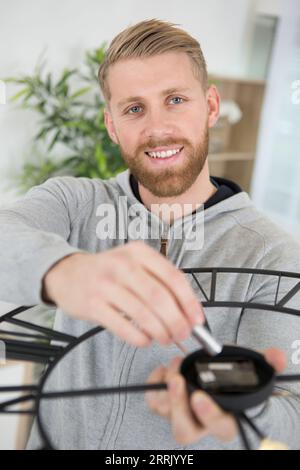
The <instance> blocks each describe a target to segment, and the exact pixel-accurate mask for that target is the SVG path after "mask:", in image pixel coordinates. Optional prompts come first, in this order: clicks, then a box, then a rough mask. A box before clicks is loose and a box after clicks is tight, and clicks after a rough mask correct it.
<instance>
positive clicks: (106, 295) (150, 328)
mask: <svg viewBox="0 0 300 470" xmlns="http://www.w3.org/2000/svg"><path fill="white" fill-rule="evenodd" d="M101 297H102V300H104V301H106V302H107V303H109V304H110V305H112V306H113V307H114V308H116V310H119V311H123V312H124V313H125V314H126V315H127V317H129V318H132V319H133V320H134V321H135V323H136V324H137V325H138V326H139V327H140V329H141V330H142V331H144V332H145V333H146V335H147V336H149V337H150V338H152V339H154V340H156V341H158V342H159V343H161V344H170V343H171V342H172V341H173V339H172V337H171V335H170V334H169V332H168V330H167V328H166V327H165V325H164V324H163V323H162V322H161V321H160V320H159V319H158V318H157V317H156V316H155V315H153V312H152V311H151V310H150V309H149V308H148V307H147V305H145V303H143V302H142V301H141V300H140V299H139V298H138V297H137V296H136V295H134V293H132V292H131V291H129V290H128V289H125V288H124V287H123V286H120V285H118V284H113V283H112V282H105V283H102V285H101Z"/></svg>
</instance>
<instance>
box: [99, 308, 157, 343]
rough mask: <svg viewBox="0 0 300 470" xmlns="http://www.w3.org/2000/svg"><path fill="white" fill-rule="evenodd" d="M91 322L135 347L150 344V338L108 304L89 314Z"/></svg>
mask: <svg viewBox="0 0 300 470" xmlns="http://www.w3.org/2000/svg"><path fill="white" fill-rule="evenodd" d="M90 319H91V321H93V322H94V323H95V324H97V325H101V326H103V327H104V328H107V329H108V330H109V331H111V332H112V333H114V334H115V335H116V336H118V337H119V338H121V339H123V340H124V341H126V342H128V343H130V344H131V345H132V346H136V347H146V346H149V345H150V344H151V338H149V337H148V336H147V335H146V334H145V333H143V332H142V331H140V329H139V328H137V327H136V326H135V325H134V324H133V323H131V322H130V321H128V320H126V319H125V318H124V317H123V316H122V314H121V313H120V312H117V311H116V310H115V309H114V308H113V307H112V306H110V305H109V304H105V303H103V304H101V305H99V306H98V311H96V309H95V311H94V312H93V313H92V314H91V317H90Z"/></svg>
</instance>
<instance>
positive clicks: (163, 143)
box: [136, 139, 190, 153]
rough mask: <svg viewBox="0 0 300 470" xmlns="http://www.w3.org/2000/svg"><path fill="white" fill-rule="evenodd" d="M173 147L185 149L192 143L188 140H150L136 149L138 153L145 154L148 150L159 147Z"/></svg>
mask: <svg viewBox="0 0 300 470" xmlns="http://www.w3.org/2000/svg"><path fill="white" fill-rule="evenodd" d="M172 145H180V146H181V147H185V146H188V145H190V143H189V142H188V141H187V140H186V139H180V140H179V139H168V140H157V139H156V140H154V139H149V140H148V141H147V142H145V143H143V144H141V145H139V146H138V148H137V149H136V152H137V153H139V152H144V151H145V150H146V149H152V148H157V147H168V146H172Z"/></svg>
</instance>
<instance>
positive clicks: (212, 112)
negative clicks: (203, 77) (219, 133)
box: [206, 85, 221, 127]
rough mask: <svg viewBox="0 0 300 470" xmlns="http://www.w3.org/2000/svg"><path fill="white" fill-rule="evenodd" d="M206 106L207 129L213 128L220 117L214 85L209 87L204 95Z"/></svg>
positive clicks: (218, 101)
mask: <svg viewBox="0 0 300 470" xmlns="http://www.w3.org/2000/svg"><path fill="white" fill-rule="evenodd" d="M206 100H207V105H208V127H213V126H214V125H215V124H216V122H217V120H218V119H219V115H220V101H221V98H220V95H219V92H218V89H217V87H216V86H215V85H211V86H210V87H209V88H208V90H207V94H206Z"/></svg>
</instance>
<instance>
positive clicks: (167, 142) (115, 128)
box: [105, 52, 209, 197]
mask: <svg viewBox="0 0 300 470" xmlns="http://www.w3.org/2000/svg"><path fill="white" fill-rule="evenodd" d="M108 85H109V89H110V93H111V100H110V106H109V110H107V111H106V113H105V122H106V127H107V129H108V132H109V134H110V137H111V138H112V140H113V141H114V142H115V143H117V144H119V146H120V150H121V153H122V156H123V158H124V160H125V162H126V163H127V165H128V167H129V169H130V171H131V173H132V174H133V175H134V176H135V178H136V179H137V180H138V181H139V182H140V184H142V185H143V186H144V187H145V188H147V189H148V190H149V191H150V192H151V193H152V194H154V195H155V196H159V197H172V196H178V195H180V194H182V193H184V192H185V191H186V190H187V189H188V188H190V186H191V185H192V184H193V183H194V182H195V180H196V178H197V177H198V175H199V174H200V172H201V170H202V168H203V165H204V163H205V160H206V157H207V154H208V127H209V120H208V115H209V113H208V100H207V96H206V94H205V93H204V91H203V88H202V86H201V83H200V81H199V80H197V78H196V77H195V76H194V74H193V71H192V65H191V61H190V59H189V57H188V56H187V55H186V54H185V53H182V52H179V53H178V52H170V53H165V54H161V55H156V56H153V57H149V58H143V59H126V60H124V61H120V62H118V63H116V64H114V65H113V66H111V67H110V69H109V73H108ZM153 152H154V153H153ZM175 152H176V154H175ZM155 157H156V158H155Z"/></svg>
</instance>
